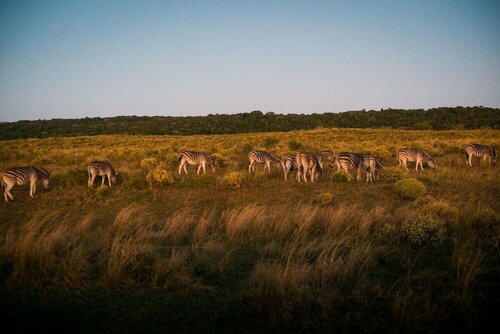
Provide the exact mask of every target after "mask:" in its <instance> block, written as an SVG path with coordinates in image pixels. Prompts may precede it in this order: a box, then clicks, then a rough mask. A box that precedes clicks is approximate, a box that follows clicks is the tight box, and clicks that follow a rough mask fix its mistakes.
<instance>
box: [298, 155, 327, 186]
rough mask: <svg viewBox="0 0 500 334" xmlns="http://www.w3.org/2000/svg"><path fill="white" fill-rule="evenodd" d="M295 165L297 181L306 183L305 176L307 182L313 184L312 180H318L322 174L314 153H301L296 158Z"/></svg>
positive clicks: (317, 158) (320, 165)
mask: <svg viewBox="0 0 500 334" xmlns="http://www.w3.org/2000/svg"><path fill="white" fill-rule="evenodd" d="M295 159H296V164H297V181H299V182H300V180H301V179H303V180H304V182H307V175H309V180H311V182H313V183H314V180H316V179H319V177H320V176H321V174H322V173H323V166H322V164H321V162H320V160H319V159H321V158H319V157H318V154H317V153H314V152H301V153H299V154H297V156H296V158H295Z"/></svg>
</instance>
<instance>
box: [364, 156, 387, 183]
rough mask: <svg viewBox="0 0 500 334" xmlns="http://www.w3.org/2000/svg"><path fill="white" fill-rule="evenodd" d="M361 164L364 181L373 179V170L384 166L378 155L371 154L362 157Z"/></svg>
mask: <svg viewBox="0 0 500 334" xmlns="http://www.w3.org/2000/svg"><path fill="white" fill-rule="evenodd" d="M363 166H364V167H365V170H366V182H373V181H375V171H377V170H380V169H382V168H384V165H383V164H382V161H381V160H380V159H379V158H378V157H376V156H373V155H371V154H368V155H365V156H364V157H363Z"/></svg>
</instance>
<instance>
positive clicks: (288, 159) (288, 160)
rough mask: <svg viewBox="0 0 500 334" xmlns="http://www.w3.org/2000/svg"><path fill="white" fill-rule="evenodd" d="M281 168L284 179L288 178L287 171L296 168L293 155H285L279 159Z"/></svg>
mask: <svg viewBox="0 0 500 334" xmlns="http://www.w3.org/2000/svg"><path fill="white" fill-rule="evenodd" d="M280 164H281V168H283V173H284V174H285V180H286V179H287V178H288V173H289V172H291V171H296V170H297V159H296V156H295V155H291V154H288V155H285V156H283V157H282V158H281V161H280Z"/></svg>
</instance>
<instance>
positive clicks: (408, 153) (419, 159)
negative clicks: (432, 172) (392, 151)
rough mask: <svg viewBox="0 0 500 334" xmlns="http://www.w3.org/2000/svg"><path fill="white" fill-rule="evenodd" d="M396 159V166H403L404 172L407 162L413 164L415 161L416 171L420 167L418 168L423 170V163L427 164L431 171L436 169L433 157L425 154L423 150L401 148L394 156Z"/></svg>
mask: <svg viewBox="0 0 500 334" xmlns="http://www.w3.org/2000/svg"><path fill="white" fill-rule="evenodd" d="M396 156H397V158H398V165H400V166H404V168H405V169H406V170H408V167H406V163H407V162H413V161H415V162H416V164H415V170H416V171H418V166H419V165H420V168H421V169H422V170H424V166H423V163H424V161H426V162H427V164H428V165H429V167H430V168H431V169H434V168H436V164H435V162H434V157H433V156H432V155H430V154H429V153H427V152H426V151H424V150H421V149H419V148H403V149H401V150H399V151H398V153H397V154H396Z"/></svg>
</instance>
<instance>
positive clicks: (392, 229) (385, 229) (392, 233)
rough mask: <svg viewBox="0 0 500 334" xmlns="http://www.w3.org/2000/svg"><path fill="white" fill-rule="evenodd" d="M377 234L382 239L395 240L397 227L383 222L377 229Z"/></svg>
mask: <svg viewBox="0 0 500 334" xmlns="http://www.w3.org/2000/svg"><path fill="white" fill-rule="evenodd" d="M379 236H380V238H381V239H382V240H384V241H393V240H395V239H396V240H397V237H398V228H397V227H396V225H394V224H384V225H382V227H381V228H380V230H379Z"/></svg>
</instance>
